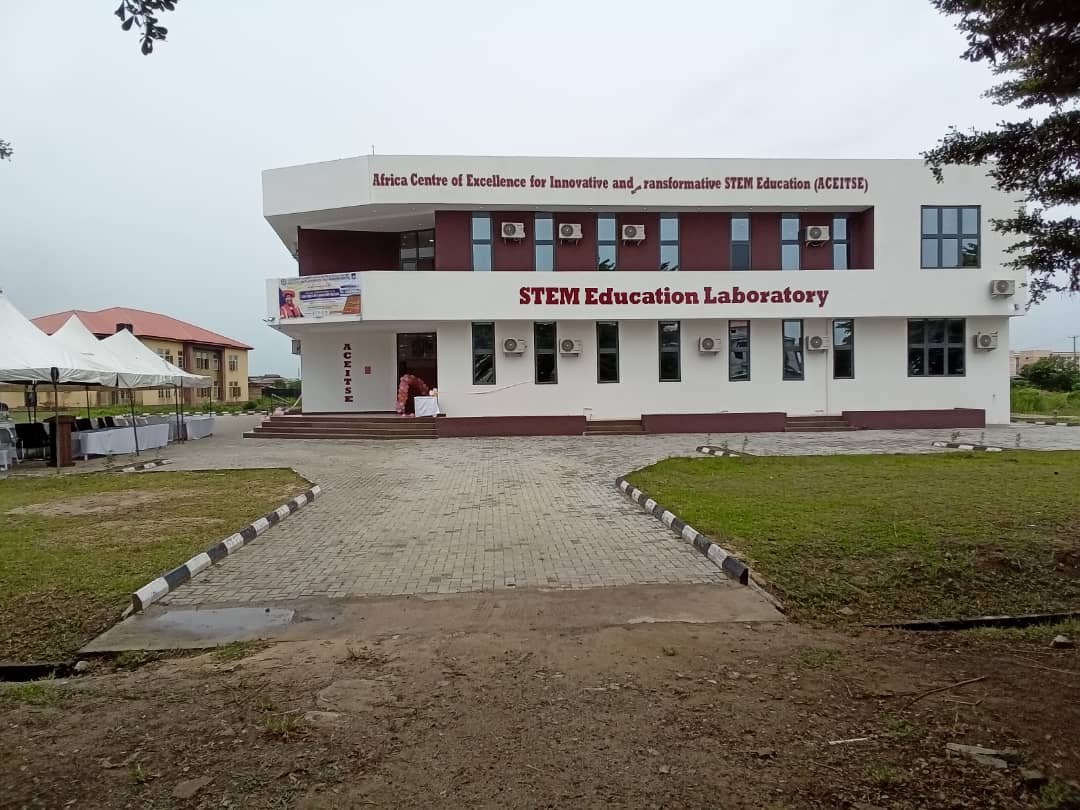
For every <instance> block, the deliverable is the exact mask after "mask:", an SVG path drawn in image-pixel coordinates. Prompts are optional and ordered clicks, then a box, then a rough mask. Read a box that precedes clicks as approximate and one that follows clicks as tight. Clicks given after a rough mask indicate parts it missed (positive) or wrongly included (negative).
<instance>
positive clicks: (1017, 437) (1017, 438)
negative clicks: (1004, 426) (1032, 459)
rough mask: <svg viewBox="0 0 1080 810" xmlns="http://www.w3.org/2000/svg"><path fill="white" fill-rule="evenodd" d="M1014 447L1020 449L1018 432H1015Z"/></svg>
mask: <svg viewBox="0 0 1080 810" xmlns="http://www.w3.org/2000/svg"><path fill="white" fill-rule="evenodd" d="M1016 449H1017V450H1019V449H1020V434H1019V433H1017V434H1016Z"/></svg>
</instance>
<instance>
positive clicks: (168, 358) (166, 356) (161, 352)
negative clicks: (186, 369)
mask: <svg viewBox="0 0 1080 810" xmlns="http://www.w3.org/2000/svg"><path fill="white" fill-rule="evenodd" d="M157 354H158V357H160V358H161V359H162V360H164V361H165V362H166V363H171V362H172V361H173V356H172V349H158V350H157Z"/></svg>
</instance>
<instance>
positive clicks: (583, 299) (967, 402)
mask: <svg viewBox="0 0 1080 810" xmlns="http://www.w3.org/2000/svg"><path fill="white" fill-rule="evenodd" d="M263 198H264V214H265V216H266V219H267V220H268V222H269V223H270V225H271V226H272V227H273V228H274V230H275V231H276V232H277V234H278V235H279V236H280V238H281V240H282V242H283V243H284V244H285V246H286V247H287V248H288V250H289V251H290V252H291V253H292V254H293V256H294V257H296V259H297V262H298V265H299V274H298V276H297V277H294V278H284V279H271V280H270V281H269V282H268V287H267V296H268V309H269V312H268V315H269V317H270V319H271V320H270V323H271V325H272V326H273V327H274V328H275V329H278V330H280V331H282V332H284V333H285V334H287V335H289V336H291V337H292V338H294V340H295V341H298V342H299V346H300V350H301V353H302V376H303V409H304V412H305V414H346V413H347V414H360V413H367V414H373V413H392V412H393V411H394V409H395V404H396V398H397V393H398V386H399V380H400V378H401V377H402V375H403V374H412V375H415V376H416V377H418V378H420V379H422V380H423V381H424V382H425V383H427V385H429V386H431V387H437V389H438V397H439V403H440V405H441V407H442V410H443V411H444V412H445V414H446V419H445V420H443V419H440V420H438V422H439V435H475V434H494V433H507V434H511V433H581V432H582V426H583V425H585V424H586V423H587V422H590V421H591V422H600V421H603V420H628V421H632V422H636V421H637V420H641V426H642V428H643V429H644V430H646V431H656V432H664V431H702V432H705V431H716V432H723V431H744V430H783V429H785V426H788V427H791V426H793V425H796V424H799V421H800V420H799V419H798V418H799V417H807V418H809V419H805V420H803V422H804V424H807V425H809V426H811V427H813V426H820V427H826V426H844V425H847V426H852V427H866V428H873V427H905V426H906V427H935V426H939V427H951V426H981V425H982V424H984V423H985V422H1007V421H1008V419H1009V350H1008V344H1009V319H1010V318H1011V317H1013V316H1016V315H1021V314H1023V312H1024V309H1025V278H1024V276H1023V274H1022V273H1019V272H1016V271H1013V270H1010V269H1006V268H1005V267H1004V266H1003V261H1004V259H1005V253H1004V250H1005V248H1006V247H1007V243H1006V241H1005V237H1003V236H1002V235H1001V234H999V233H997V232H995V231H994V230H993V229H992V227H991V226H990V224H989V223H990V221H991V219H993V218H995V217H1005V216H1008V215H1009V214H1010V213H1011V212H1012V211H1013V209H1014V203H1013V201H1012V200H1010V199H1009V197H1008V196H1007V195H1005V194H1003V193H1001V192H998V191H996V190H994V189H993V188H992V184H991V181H990V178H988V176H987V174H986V171H985V169H983V168H979V167H954V168H948V169H946V171H945V176H944V182H942V183H937V182H935V180H934V178H933V177H932V175H931V174H930V172H929V171H928V170H927V168H926V167H925V166H924V165H923V163H922V162H921V161H919V160H722V159H718V160H710V159H622V158H611V159H607V158H604V159H600V158H541V157H450V156H447V157H432V156H369V157H357V158H349V159H345V160H337V161H330V162H325V163H314V164H308V165H302V166H292V167H287V168H281V169H272V170H268V171H266V172H264V175H263ZM792 418H795V422H792V421H790V420H791V419H792Z"/></svg>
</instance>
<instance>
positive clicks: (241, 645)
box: [213, 641, 261, 661]
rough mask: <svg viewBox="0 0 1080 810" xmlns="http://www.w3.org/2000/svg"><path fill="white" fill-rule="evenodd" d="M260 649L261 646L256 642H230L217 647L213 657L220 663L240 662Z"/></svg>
mask: <svg viewBox="0 0 1080 810" xmlns="http://www.w3.org/2000/svg"><path fill="white" fill-rule="evenodd" d="M259 649H261V645H259V644H257V643H256V642H254V641H230V642H229V643H228V644H222V645H221V646H220V647H215V648H214V651H213V656H214V658H216V659H217V660H219V661H239V660H240V659H241V658H245V657H246V656H248V655H251V654H252V653H253V652H255V651H256V650H259Z"/></svg>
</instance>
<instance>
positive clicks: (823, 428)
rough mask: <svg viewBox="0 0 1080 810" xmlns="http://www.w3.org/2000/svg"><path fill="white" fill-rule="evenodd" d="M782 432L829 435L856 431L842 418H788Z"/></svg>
mask: <svg viewBox="0 0 1080 810" xmlns="http://www.w3.org/2000/svg"><path fill="white" fill-rule="evenodd" d="M784 430H785V431H787V432H788V433H831V432H838V431H847V430H858V428H856V427H853V426H852V425H851V424H849V423H848V421H847V419H845V418H844V417H843V416H789V417H788V418H787V420H786V422H785V425H784Z"/></svg>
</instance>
